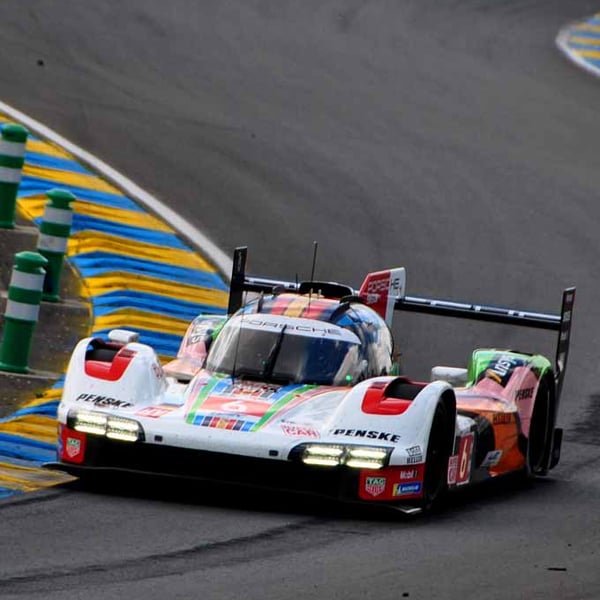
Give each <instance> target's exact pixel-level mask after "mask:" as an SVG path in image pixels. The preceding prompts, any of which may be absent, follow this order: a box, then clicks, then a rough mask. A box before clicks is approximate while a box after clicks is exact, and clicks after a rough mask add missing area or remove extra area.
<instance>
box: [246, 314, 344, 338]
mask: <svg viewBox="0 0 600 600" xmlns="http://www.w3.org/2000/svg"><path fill="white" fill-rule="evenodd" d="M244 327H247V328H254V329H263V328H264V329H274V330H279V329H283V327H285V332H286V333H287V334H290V333H291V334H293V333H294V332H298V333H300V334H313V335H316V334H317V335H334V336H338V337H340V336H343V335H344V330H343V329H340V328H339V327H327V325H326V324H325V323H323V322H321V321H315V322H314V324H312V323H311V324H310V325H307V324H304V323H302V324H295V323H289V322H287V321H279V320H274V319H273V320H265V319H259V318H256V317H247V316H245V317H244Z"/></svg>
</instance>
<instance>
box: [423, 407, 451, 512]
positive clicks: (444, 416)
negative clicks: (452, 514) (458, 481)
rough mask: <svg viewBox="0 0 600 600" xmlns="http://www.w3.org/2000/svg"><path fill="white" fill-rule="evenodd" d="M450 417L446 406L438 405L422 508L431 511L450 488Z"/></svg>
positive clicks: (426, 467) (433, 424)
mask: <svg viewBox="0 0 600 600" xmlns="http://www.w3.org/2000/svg"><path fill="white" fill-rule="evenodd" d="M450 430H451V423H450V415H449V414H448V409H447V408H446V406H445V405H444V404H441V403H440V404H438V405H437V407H436V409H435V414H434V415H433V422H432V424H431V431H430V433H429V442H428V444H427V457H426V459H425V478H424V481H423V501H422V508H423V509H424V510H430V509H431V508H433V507H434V506H435V505H437V504H438V503H439V500H440V499H441V498H442V497H443V495H444V493H445V492H446V490H447V487H448V480H447V477H448V459H449V457H450V452H451V448H450V441H449V440H450V435H449V431H450Z"/></svg>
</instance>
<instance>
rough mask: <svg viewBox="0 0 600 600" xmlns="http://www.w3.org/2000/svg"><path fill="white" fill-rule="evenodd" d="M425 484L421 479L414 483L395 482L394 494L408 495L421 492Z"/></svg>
mask: <svg viewBox="0 0 600 600" xmlns="http://www.w3.org/2000/svg"><path fill="white" fill-rule="evenodd" d="M422 487H423V484H422V483H421V482H420V481H415V482H414V483H395V484H394V490H393V494H394V496H408V495H411V496H412V495H414V494H420V493H421V489H422Z"/></svg>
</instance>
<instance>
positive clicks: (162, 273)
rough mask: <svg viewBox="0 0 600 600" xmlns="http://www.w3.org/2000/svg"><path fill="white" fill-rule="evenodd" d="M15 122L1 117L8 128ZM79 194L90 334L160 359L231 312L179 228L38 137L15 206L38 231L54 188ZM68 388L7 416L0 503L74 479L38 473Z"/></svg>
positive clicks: (52, 444) (75, 243) (221, 288)
mask: <svg viewBox="0 0 600 600" xmlns="http://www.w3.org/2000/svg"><path fill="white" fill-rule="evenodd" d="M8 122H14V121H13V120H12V119H10V118H8V117H7V116H6V115H3V114H0V130H1V128H2V127H3V126H4V125H5V124H6V123H8ZM57 187H58V188H61V189H65V190H68V191H70V192H71V193H72V194H74V195H75V196H76V197H77V201H76V202H74V203H73V204H72V208H73V211H74V214H73V225H72V229H71V237H70V239H69V242H68V246H67V254H66V257H67V260H68V262H69V263H70V264H71V265H72V266H73V268H74V269H75V270H76V272H77V273H78V275H79V277H80V283H81V289H82V293H83V296H84V299H85V300H86V301H87V302H89V304H90V307H91V318H92V321H91V325H90V332H89V333H90V335H98V336H104V335H105V334H107V333H108V331H109V330H110V329H113V328H127V329H132V330H134V331H137V332H138V333H139V334H140V341H141V342H142V343H146V344H149V345H151V346H153V347H154V348H155V349H156V350H157V352H158V353H159V355H160V357H161V359H162V360H169V359H171V358H173V357H174V356H175V355H176V354H177V350H178V348H179V343H180V341H181V336H182V335H183V334H184V333H185V331H186V328H187V325H188V323H189V321H191V320H192V319H193V318H194V317H195V316H197V315H199V314H223V313H224V312H225V310H226V306H227V295H228V286H227V285H226V283H225V281H224V280H223V278H222V277H221V275H220V274H219V273H218V272H217V270H216V269H215V268H214V267H213V266H212V265H211V264H210V263H209V262H208V261H207V260H206V259H205V258H203V257H202V256H200V255H199V254H198V253H197V252H196V251H195V250H194V249H193V248H191V247H190V246H189V245H187V244H186V242H184V241H183V240H182V239H180V237H179V236H178V234H177V232H176V231H174V230H173V229H172V228H171V227H170V226H169V225H167V224H165V223H164V222H163V221H161V220H160V219H159V218H157V217H156V216H154V215H152V214H150V213H149V212H147V211H146V209H145V208H144V207H142V206H140V205H139V204H137V203H136V202H135V201H134V200H133V199H131V198H129V197H127V196H126V195H125V194H123V193H122V192H121V191H120V190H119V189H118V188H117V187H115V186H114V185H112V184H111V183H109V182H108V181H106V180H105V179H103V178H102V177H100V176H98V175H97V174H95V173H93V172H92V171H91V170H90V169H88V168H87V167H86V166H85V165H83V164H81V163H80V162H78V161H77V160H76V159H75V158H74V157H73V156H72V155H71V154H70V153H69V152H66V151H65V150H64V149H62V148H60V147H58V146H57V145H56V144H54V143H51V142H47V141H45V140H43V139H39V138H38V137H36V136H34V135H30V136H29V139H28V141H27V145H26V154H25V164H24V167H23V177H22V180H21V184H20V186H19V192H18V199H17V210H18V211H19V213H20V214H21V215H22V216H23V217H25V218H27V219H29V220H30V221H32V222H33V223H34V224H36V225H37V226H38V227H39V225H40V222H41V217H42V214H43V211H44V207H45V205H46V203H47V201H48V198H47V197H46V195H45V194H46V192H48V191H49V190H51V189H53V188H57ZM61 391H62V382H60V383H59V384H57V386H56V387H55V388H52V389H51V390H48V391H47V392H46V393H45V394H44V395H43V397H42V398H38V399H35V400H32V401H31V402H29V403H27V404H25V405H24V406H23V407H21V408H20V409H19V410H18V411H17V412H16V413H14V414H12V415H10V416H9V417H7V418H4V419H0V498H2V497H5V496H10V495H13V494H15V493H19V492H25V491H29V490H33V489H39V488H41V487H45V486H49V485H56V484H59V483H62V482H64V481H68V480H70V479H71V478H70V477H69V476H67V475H65V474H62V473H58V472H54V471H46V470H43V469H40V468H39V467H40V465H41V464H42V463H44V462H47V461H50V460H54V459H55V448H56V443H57V435H56V409H57V406H58V402H59V400H60V394H61Z"/></svg>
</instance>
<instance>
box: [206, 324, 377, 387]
mask: <svg viewBox="0 0 600 600" xmlns="http://www.w3.org/2000/svg"><path fill="white" fill-rule="evenodd" d="M205 367H206V368H207V369H209V370H211V371H215V372H219V373H225V374H228V375H233V376H234V377H240V378H247V379H256V380H260V381H267V382H271V383H281V384H290V383H306V384H316V385H336V386H344V385H354V384H356V383H357V382H358V381H360V380H361V379H364V378H365V377H367V376H368V375H369V373H368V371H369V369H368V360H367V352H366V349H365V348H364V347H363V346H362V345H361V341H360V339H359V338H358V336H357V335H356V334H355V333H353V332H352V331H350V330H349V329H345V328H343V327H340V326H338V325H335V324H332V323H327V322H323V321H317V320H314V319H305V318H290V317H283V316H280V315H273V314H260V313H257V314H238V315H236V316H233V317H232V318H231V319H230V320H229V321H228V322H227V323H226V324H225V325H224V327H223V329H222V330H221V331H220V332H219V335H218V336H217V339H216V340H215V341H214V343H213V344H212V346H211V348H210V351H209V354H208V357H207V360H206V365H205Z"/></svg>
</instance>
